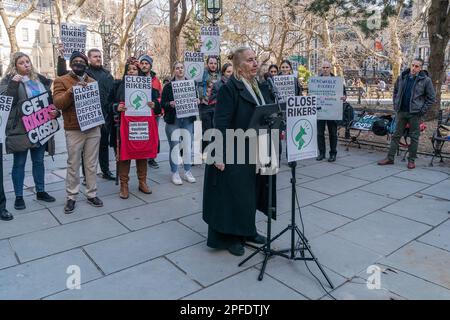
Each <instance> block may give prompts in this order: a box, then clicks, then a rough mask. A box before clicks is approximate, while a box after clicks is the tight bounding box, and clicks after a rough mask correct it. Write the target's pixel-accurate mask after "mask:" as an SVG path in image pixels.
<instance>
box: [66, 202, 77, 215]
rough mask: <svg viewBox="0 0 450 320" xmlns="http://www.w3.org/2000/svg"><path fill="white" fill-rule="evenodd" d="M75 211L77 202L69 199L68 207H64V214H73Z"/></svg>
mask: <svg viewBox="0 0 450 320" xmlns="http://www.w3.org/2000/svg"><path fill="white" fill-rule="evenodd" d="M73 210H75V200H72V199H67V202H66V205H65V206H64V213H65V214H71V213H72V212H73Z"/></svg>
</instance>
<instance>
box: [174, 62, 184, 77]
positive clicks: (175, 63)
mask: <svg viewBox="0 0 450 320" xmlns="http://www.w3.org/2000/svg"><path fill="white" fill-rule="evenodd" d="M178 64H181V65H183V67H184V63H183V62H181V61H179V60H178V61H175V62H174V63H173V64H172V75H173V76H175V68H176V67H177V65H178Z"/></svg>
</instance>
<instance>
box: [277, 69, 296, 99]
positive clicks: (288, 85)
mask: <svg viewBox="0 0 450 320" xmlns="http://www.w3.org/2000/svg"><path fill="white" fill-rule="evenodd" d="M273 82H274V83H275V86H276V87H277V89H278V92H279V93H280V97H281V99H282V101H286V98H287V97H289V96H295V77H294V76H293V75H287V76H274V77H273Z"/></svg>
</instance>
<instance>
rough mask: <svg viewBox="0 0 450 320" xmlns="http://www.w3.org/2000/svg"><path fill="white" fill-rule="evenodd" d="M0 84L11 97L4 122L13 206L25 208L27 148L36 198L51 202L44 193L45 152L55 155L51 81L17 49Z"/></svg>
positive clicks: (54, 117)
mask: <svg viewBox="0 0 450 320" xmlns="http://www.w3.org/2000/svg"><path fill="white" fill-rule="evenodd" d="M1 83H2V84H7V85H8V88H7V90H6V95H7V96H11V97H13V104H12V107H11V112H10V114H9V118H8V122H7V125H6V141H5V144H6V152H7V153H12V154H13V156H14V163H13V168H12V180H13V185H14V193H15V195H16V200H15V202H14V208H15V209H16V210H23V209H25V208H26V206H25V201H24V200H23V181H24V178H25V164H26V161H27V156H28V150H29V151H30V154H31V160H32V163H33V166H32V171H33V179H34V183H35V186H36V199H37V200H41V201H45V202H54V201H55V198H54V197H52V196H50V195H49V194H48V193H47V192H45V167H44V153H45V151H46V150H47V151H48V153H49V154H50V155H54V154H55V141H54V138H53V134H54V133H55V132H56V131H57V130H58V129H59V125H58V122H57V121H54V122H53V120H54V119H56V117H59V116H60V113H59V111H57V110H56V109H55V107H54V106H53V104H51V103H50V99H51V91H50V85H51V81H50V80H49V79H47V78H45V77H44V76H42V75H40V74H38V73H37V72H36V70H35V69H34V67H33V64H32V63H31V59H30V57H29V56H28V55H26V54H25V53H22V52H16V53H15V54H14V55H13V57H12V59H11V63H10V65H9V68H8V70H7V72H6V77H5V78H4V79H3V80H2V82H1Z"/></svg>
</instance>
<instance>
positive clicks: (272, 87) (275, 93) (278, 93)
mask: <svg viewBox="0 0 450 320" xmlns="http://www.w3.org/2000/svg"><path fill="white" fill-rule="evenodd" d="M267 82H268V83H269V86H270V90H271V91H272V93H273V94H274V95H275V97H276V98H277V99H278V98H279V96H280V92H279V91H278V88H277V86H276V85H275V82H273V79H272V77H271V76H269V77H267Z"/></svg>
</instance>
